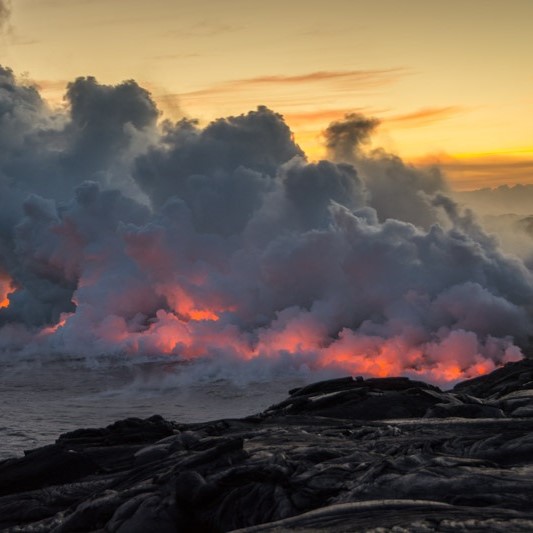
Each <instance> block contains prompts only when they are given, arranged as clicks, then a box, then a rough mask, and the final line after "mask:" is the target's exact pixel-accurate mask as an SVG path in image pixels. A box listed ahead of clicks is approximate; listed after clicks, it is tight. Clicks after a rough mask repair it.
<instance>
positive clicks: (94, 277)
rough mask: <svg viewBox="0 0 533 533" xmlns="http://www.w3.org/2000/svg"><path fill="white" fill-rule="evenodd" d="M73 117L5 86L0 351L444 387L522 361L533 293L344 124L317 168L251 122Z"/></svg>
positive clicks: (95, 97) (269, 118)
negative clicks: (163, 359)
mask: <svg viewBox="0 0 533 533" xmlns="http://www.w3.org/2000/svg"><path fill="white" fill-rule="evenodd" d="M66 101H67V103H68V107H67V111H66V112H61V113H60V112H57V111H52V110H51V109H49V108H48V107H47V105H46V103H45V102H44V101H43V100H42V99H41V97H40V96H39V93H38V91H37V90H36V89H35V88H34V87H28V86H23V85H20V84H19V83H17V81H16V79H15V78H14V76H13V73H12V72H11V71H10V70H8V69H1V70H0V194H1V197H2V199H3V201H2V207H3V209H2V212H1V213H0V324H2V326H1V329H0V348H1V349H2V350H3V351H4V352H5V353H9V354H11V356H13V354H16V353H17V352H20V353H28V352H40V353H45V352H55V353H57V352H59V353H64V354H75V355H91V354H117V353H119V354H124V356H129V355H161V354H168V355H173V356H175V357H177V358H182V359H184V360H189V359H195V360H200V361H204V362H205V361H210V362H212V364H213V365H215V366H219V367H221V366H225V367H226V368H231V367H232V365H235V364H237V363H239V364H242V363H241V362H242V361H245V362H246V365H250V367H254V368H259V369H261V371H265V369H268V368H269V366H275V367H276V368H286V369H305V370H306V371H313V370H332V371H336V372H350V373H352V374H365V375H374V376H387V375H397V374H403V375H409V376H413V377H420V378H425V379H430V380H432V381H434V382H439V383H447V382H453V381H454V380H457V379H460V378H464V377H468V376H474V375H478V374H480V373H483V372H487V371H489V370H491V369H493V368H494V367H495V366H497V365H501V364H503V363H504V362H506V361H510V360H515V359H518V358H520V357H521V356H522V354H521V350H520V347H523V346H526V345H527V343H528V342H529V337H530V335H531V334H532V332H533V321H532V314H531V309H530V307H529V306H530V302H531V301H533V276H532V273H531V271H530V270H529V269H528V268H527V266H526V265H525V263H524V262H523V261H521V260H520V259H518V258H517V257H515V256H511V255H506V254H505V253H504V252H503V251H502V250H501V249H500V247H499V244H498V241H497V240H496V239H495V238H493V237H491V236H490V235H487V234H486V233H485V231H484V230H483V229H482V227H481V226H480V225H479V224H478V222H477V220H476V218H475V216H474V215H473V214H472V213H471V212H469V211H464V210H462V209H461V208H460V207H459V206H458V205H457V204H456V203H455V202H454V201H453V200H451V199H450V197H449V196H448V194H447V185H446V181H445V179H444V177H443V176H442V175H441V173H440V172H439V171H438V169H434V170H429V171H428V170H420V169H417V168H414V167H412V166H409V165H406V164H405V163H404V162H403V161H402V160H401V159H400V158H398V157H397V156H394V155H391V154H387V153H385V152H384V151H382V150H373V151H370V152H367V151H365V150H364V143H365V142H366V141H367V140H368V139H369V137H370V135H371V133H372V131H373V130H374V129H375V128H376V127H377V121H375V120H373V119H368V118H365V117H362V116H359V115H349V116H347V118H346V120H345V121H341V122H338V123H335V124H332V125H331V126H330V128H329V129H328V130H327V131H326V132H325V138H326V144H327V148H328V150H329V154H330V157H329V160H324V161H319V162H308V161H307V159H306V156H305V154H304V153H303V151H302V150H301V149H300V147H299V146H298V145H297V144H296V143H295V141H294V138H293V135H292V133H291V131H290V129H289V127H288V126H287V124H286V123H285V122H284V120H283V117H282V116H281V115H278V114H276V113H275V112H273V111H271V110H269V109H267V108H265V107H258V108H257V109H256V110H255V111H250V112H248V113H246V114H243V115H239V116H233V117H227V118H221V119H218V120H215V121H213V122H212V123H210V124H208V125H207V126H205V127H201V126H199V124H198V123H197V122H195V121H192V120H181V121H179V122H177V123H170V122H168V121H166V122H162V123H160V122H158V119H159V112H158V110H157V107H156V105H155V104H154V102H153V100H152V99H151V97H150V95H149V93H148V92H146V91H145V90H144V89H142V88H141V87H139V86H138V85H137V84H136V83H135V82H133V81H128V82H125V83H122V84H120V85H117V86H105V85H100V84H98V83H97V82H96V80H94V79H93V78H80V79H77V80H76V81H74V82H73V83H71V84H70V85H69V86H68V89H67V94H66Z"/></svg>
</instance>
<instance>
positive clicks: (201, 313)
mask: <svg viewBox="0 0 533 533" xmlns="http://www.w3.org/2000/svg"><path fill="white" fill-rule="evenodd" d="M188 315H189V318H190V319H191V320H194V321H200V320H212V321H215V322H216V321H217V320H220V317H219V316H218V315H217V314H216V313H215V312H214V311H210V310H209V309H191V310H190V311H189V312H188Z"/></svg>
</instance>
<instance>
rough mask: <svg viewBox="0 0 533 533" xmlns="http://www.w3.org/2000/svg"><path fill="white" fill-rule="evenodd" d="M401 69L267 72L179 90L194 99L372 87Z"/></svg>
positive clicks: (399, 74)
mask: <svg viewBox="0 0 533 533" xmlns="http://www.w3.org/2000/svg"><path fill="white" fill-rule="evenodd" d="M406 72H407V71H406V70H405V69H402V68H393V69H381V70H379V69H376V70H346V71H317V72H307V73H304V74H298V75H279V74H278V75H275V74H274V75H270V76H257V77H254V78H242V79H236V80H229V81H226V82H224V83H220V84H218V85H213V86H211V87H207V88H205V89H198V90H195V91H191V92H187V93H182V94H181V97H182V98H184V99H187V100H194V99H197V98H200V97H208V96H209V97H213V96H216V95H221V94H226V93H230V92H234V91H247V90H251V89H254V88H260V87H283V86H284V87H287V86H293V87H302V86H304V85H308V86H318V85H321V84H328V85H334V86H336V87H338V88H341V89H342V90H345V91H347V90H351V91H356V90H364V89H374V88H379V87H383V86H386V85H389V84H391V83H394V82H395V81H397V80H398V79H399V78H401V77H402V76H404V75H405V74H406Z"/></svg>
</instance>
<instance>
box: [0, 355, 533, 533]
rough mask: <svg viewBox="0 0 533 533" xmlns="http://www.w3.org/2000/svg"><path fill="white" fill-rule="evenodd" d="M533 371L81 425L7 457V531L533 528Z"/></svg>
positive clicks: (311, 390) (328, 390)
mask: <svg viewBox="0 0 533 533" xmlns="http://www.w3.org/2000/svg"><path fill="white" fill-rule="evenodd" d="M532 371H533V366H532V365H531V364H530V362H520V363H515V364H512V365H507V366H506V367H504V368H502V369H500V370H498V371H496V372H494V373H493V374H490V375H488V376H484V377H482V378H478V379H476V380H470V381H468V382H465V383H463V384H461V385H459V386H457V387H456V388H455V389H454V390H453V391H447V392H443V391H440V390H439V389H437V388H436V387H432V386H427V385H425V384H423V383H420V382H415V381H411V380H408V379H405V378H386V379H383V378H380V379H367V380H363V379H355V380H354V379H352V378H342V379H339V380H328V381H325V382H321V383H315V384H312V385H309V386H307V387H302V388H300V389H297V390H294V391H291V395H290V396H289V397H288V398H287V399H286V400H285V401H283V402H281V403H279V404H277V405H275V406H272V407H271V408H269V409H268V410H267V411H265V412H264V413H261V414H259V415H256V416H253V417H248V418H245V419H242V420H219V421H213V422H208V423H197V424H178V423H173V422H168V421H166V420H164V419H162V418H161V417H158V416H154V417H151V418H149V419H146V420H141V419H135V418H130V419H127V420H122V421H119V422H116V423H114V424H112V425H110V426H108V427H106V428H101V429H83V430H78V431H73V432H70V433H67V434H64V435H62V436H60V437H59V439H58V440H57V441H56V443H55V444H52V445H50V446H45V447H42V448H38V449H36V450H33V451H28V452H26V455H25V456H24V457H21V458H17V459H10V460H7V461H3V462H1V463H0V494H1V495H0V529H1V530H3V531H4V530H5V531H8V532H9V531H11V532H15V531H16V532H19V533H24V532H27V533H29V532H43V533H44V532H54V533H67V532H74V531H78V532H79V531H92V532H103V531H105V532H108V533H136V532H145V531H151V530H153V531H158V532H163V533H166V532H171V531H181V532H191V533H196V532H212V533H217V532H226V531H241V532H242V533H245V532H246V533H252V532H260V531H265V532H268V531H325V532H335V533H337V532H343V531H344V532H348V531H350V532H351V531H380V532H382V531H435V530H441V531H491V532H492V531H494V532H498V531H533V510H532V509H531V501H532V499H533V416H532V414H533V390H532V389H530V388H528V387H529V385H528V383H529V381H528V378H529V377H530V374H531V372H532Z"/></svg>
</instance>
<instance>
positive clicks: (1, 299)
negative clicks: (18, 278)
mask: <svg viewBox="0 0 533 533" xmlns="http://www.w3.org/2000/svg"><path fill="white" fill-rule="evenodd" d="M14 292H15V288H14V287H13V280H12V279H11V278H10V277H9V276H8V275H7V274H2V273H0V309H2V308H6V307H9V304H10V303H11V302H10V301H9V295H10V294H13V293H14Z"/></svg>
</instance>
